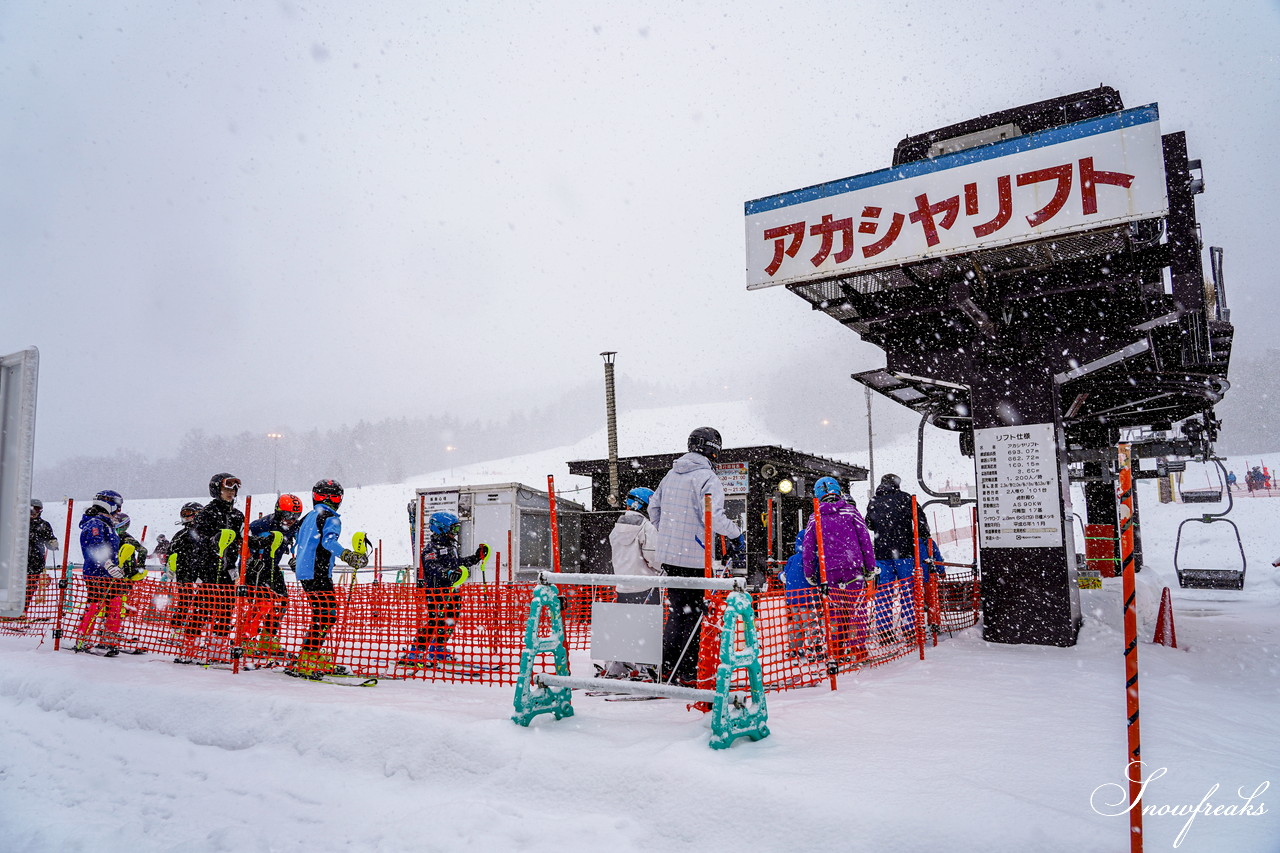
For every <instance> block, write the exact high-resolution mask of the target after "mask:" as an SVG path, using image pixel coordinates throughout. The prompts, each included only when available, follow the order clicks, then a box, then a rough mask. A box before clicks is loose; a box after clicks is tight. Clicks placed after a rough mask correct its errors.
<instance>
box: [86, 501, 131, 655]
mask: <svg viewBox="0 0 1280 853" xmlns="http://www.w3.org/2000/svg"><path fill="white" fill-rule="evenodd" d="M122 506H124V498H122V497H121V496H120V493H119V492H117V491H113V490H111V489H104V490H103V491H101V492H98V493H97V494H96V495H94V496H93V503H91V504H90V505H89V508H88V509H86V510H85V512H84V515H83V516H82V517H81V519H80V550H81V552H82V554H83V555H84V569H83V572H84V585H85V587H86V588H87V591H88V601H87V602H86V604H85V609H84V614H83V615H82V616H81V617H80V623H79V625H78V627H77V633H78V635H79V639H77V640H76V644H75V646H74V647H73V648H74V649H75V650H76V651H77V652H87V651H89V650H90V649H91V648H93V643H92V642H91V641H90V639H89V638H90V636H92V629H93V625H94V623H95V622H96V621H97V619H98V614H99V613H101V612H102V610H103V609H104V608H106V611H107V614H106V617H107V618H106V629H107V632H108V634H109V635H112V634H117V633H118V632H119V630H120V611H119V609H117V608H109V607H107V602H109V601H111V599H113V598H114V597H115V596H116V595H118V594H119V591H120V587H121V583H120V580H121V578H123V577H124V571H123V570H122V569H121V568H120V566H119V565H117V564H116V554H117V553H118V552H119V551H120V537H119V536H117V535H116V531H115V525H114V524H112V521H111V514H112V513H115V512H119V511H120V508H121V507H122ZM118 654H120V651H119V649H117V648H115V647H114V646H113V645H111V644H110V643H108V644H107V652H106V655H105V656H106V657H109V658H113V657H115V656H116V655H118Z"/></svg>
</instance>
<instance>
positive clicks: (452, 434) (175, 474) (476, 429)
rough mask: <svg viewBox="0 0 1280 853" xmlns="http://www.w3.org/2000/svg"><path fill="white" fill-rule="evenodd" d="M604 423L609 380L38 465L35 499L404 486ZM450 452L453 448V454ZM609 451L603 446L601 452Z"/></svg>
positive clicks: (635, 389) (197, 436)
mask: <svg viewBox="0 0 1280 853" xmlns="http://www.w3.org/2000/svg"><path fill="white" fill-rule="evenodd" d="M618 387H619V394H620V396H622V395H623V389H624V388H626V391H627V396H626V397H625V399H632V400H636V401H639V400H641V399H642V397H648V396H653V392H652V390H651V389H650V388H649V386H645V385H642V384H638V383H634V382H629V381H626V380H624V379H622V377H619V382H618ZM604 423H605V411H604V390H603V383H602V382H601V383H599V384H597V385H584V386H581V387H580V388H577V389H575V390H573V391H571V392H569V393H567V394H565V395H564V396H563V397H562V398H561V399H559V400H557V401H555V402H554V403H553V404H551V405H548V406H546V407H543V408H539V409H535V410H531V411H525V412H517V413H515V414H512V415H510V416H509V417H507V418H506V419H505V420H500V421H482V420H479V419H467V418H462V417H457V416H453V415H436V416H432V417H420V418H408V417H400V418H387V419H385V420H382V421H378V422H376V423H368V422H365V421H360V422H359V423H356V424H354V425H344V426H342V427H338V428H335V429H326V430H321V429H315V428H313V429H309V430H307V429H294V428H290V427H287V426H284V427H272V429H278V430H279V433H280V435H281V436H282V437H281V438H279V439H271V438H267V437H266V436H267V431H268V430H267V429H265V428H264V429H262V430H261V431H257V432H242V433H240V434H239V435H233V436H227V435H214V434H210V433H208V432H206V431H204V430H202V429H191V430H189V431H188V432H187V433H186V434H185V435H184V436H183V437H182V440H181V441H180V442H179V446H178V451H177V453H176V455H174V456H172V457H167V458H161V459H152V458H149V457H148V456H146V455H145V454H143V453H141V452H139V451H137V450H119V451H117V452H116V453H115V454H114V455H110V456H76V457H71V458H67V459H63V460H61V461H60V462H57V463H56V464H52V465H48V466H41V465H40V464H39V459H38V458H37V460H36V462H37V465H36V472H35V483H34V489H33V494H35V495H37V496H39V497H41V498H43V499H45V500H59V499H61V498H63V497H66V496H72V497H83V496H86V495H89V494H92V493H93V492H95V491H97V490H99V489H108V488H109V489H116V490H118V491H120V492H122V493H124V494H125V495H131V496H135V497H144V496H145V497H148V498H177V497H194V498H200V497H203V496H204V495H205V493H206V490H207V487H208V482H209V477H210V476H212V475H213V474H216V473H218V472H221V471H228V472H230V473H232V474H234V475H235V476H237V477H239V478H241V479H242V480H244V482H245V484H246V488H247V489H248V490H249V491H253V492H270V491H272V486H273V483H276V484H278V486H279V488H280V490H281V491H287V490H295V491H296V490H298V489H304V488H309V487H310V486H311V484H312V483H314V482H315V481H316V480H317V479H318V478H321V477H333V478H334V479H336V480H338V481H340V482H341V483H342V484H343V485H345V486H351V487H358V486H367V485H372V484H376V483H396V482H402V481H404V480H405V479H406V478H407V477H411V476H413V475H415V474H423V473H427V472H430V471H439V470H441V469H446V468H451V467H454V466H458V465H465V464H469V463H472V462H483V461H486V460H489V459H501V458H505V457H508V456H516V455H519V454H522V453H531V452H534V451H538V450H544V449H546V448H547V447H553V446H555V445H556V444H561V443H563V444H570V443H573V442H576V441H578V440H580V439H581V438H582V437H583V436H584V435H587V434H589V433H590V432H592V431H593V430H596V429H599V428H601V427H602V426H603V425H604ZM449 448H452V449H449ZM605 452H607V451H606V449H605V448H604V447H602V448H601V455H602V456H603V455H604V454H605Z"/></svg>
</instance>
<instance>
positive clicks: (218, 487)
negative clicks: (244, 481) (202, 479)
mask: <svg viewBox="0 0 1280 853" xmlns="http://www.w3.org/2000/svg"><path fill="white" fill-rule="evenodd" d="M223 489H231V490H232V491H235V492H239V491H240V478H239V477H236V476H234V475H232V474H227V473H222V474H214V475H213V476H212V477H210V478H209V497H211V498H220V497H222V490H223Z"/></svg>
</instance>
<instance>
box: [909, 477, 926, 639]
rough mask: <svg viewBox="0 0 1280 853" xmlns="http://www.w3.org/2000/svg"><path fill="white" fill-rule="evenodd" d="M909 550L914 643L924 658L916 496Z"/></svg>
mask: <svg viewBox="0 0 1280 853" xmlns="http://www.w3.org/2000/svg"><path fill="white" fill-rule="evenodd" d="M911 551H912V554H913V556H914V558H915V561H916V567H915V571H914V572H912V573H911V587H912V589H911V594H912V595H913V596H915V599H916V606H915V607H914V608H913V609H914V611H915V612H914V613H913V614H912V615H913V616H914V617H915V620H916V645H917V646H919V647H920V660H924V619H923V618H922V617H923V616H924V581H923V580H922V579H921V577H920V573H921V572H923V571H924V569H923V568H922V567H921V566H920V512H919V506H918V505H917V502H916V496H915V495H912V496H911Z"/></svg>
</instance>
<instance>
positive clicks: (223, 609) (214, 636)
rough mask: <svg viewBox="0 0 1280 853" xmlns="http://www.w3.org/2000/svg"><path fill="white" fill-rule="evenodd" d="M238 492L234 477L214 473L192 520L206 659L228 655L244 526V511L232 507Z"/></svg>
mask: <svg viewBox="0 0 1280 853" xmlns="http://www.w3.org/2000/svg"><path fill="white" fill-rule="evenodd" d="M239 493H240V479H239V478H238V477H233V476H232V475H230V474H214V475H213V477H211V478H210V479H209V496H210V497H212V498H213V500H211V501H209V503H207V504H205V506H204V509H202V510H200V512H199V513H197V514H196V518H195V523H194V527H195V532H196V533H197V534H198V535H199V536H200V539H201V542H202V548H201V552H202V553H201V557H200V568H199V571H200V582H201V583H200V605H201V607H200V616H199V622H200V625H201V627H203V626H204V624H206V623H208V624H209V637H208V640H207V641H206V643H205V653H206V655H207V657H208V659H209V660H210V661H214V660H218V661H226V660H230V656H231V614H232V608H233V606H234V604H235V590H236V583H237V582H238V581H239V579H240V535H241V531H242V530H243V529H244V513H242V512H241V511H240V510H238V509H236V506H235V501H236V496H237V495H238V494H239Z"/></svg>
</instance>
